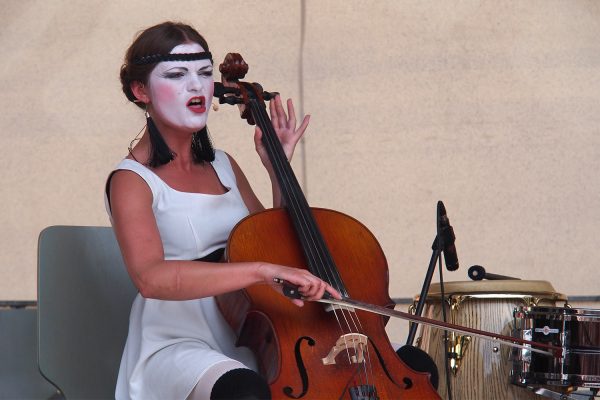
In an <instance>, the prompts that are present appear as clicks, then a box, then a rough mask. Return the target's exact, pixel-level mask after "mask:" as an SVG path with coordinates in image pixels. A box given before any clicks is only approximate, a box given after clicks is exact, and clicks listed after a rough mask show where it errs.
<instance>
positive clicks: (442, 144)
mask: <svg viewBox="0 0 600 400" xmlns="http://www.w3.org/2000/svg"><path fill="white" fill-rule="evenodd" d="M226 4H227V5H226ZM303 4H304V7H305V25H304V29H305V41H304V53H303V59H302V60H303V63H304V64H303V66H304V69H303V77H304V78H303V80H301V78H300V77H301V75H300V61H301V59H300V55H301V54H300V44H301V32H302V6H303ZM165 19H175V20H183V21H185V22H189V23H192V24H193V25H195V26H196V27H197V28H198V29H199V30H200V31H201V32H202V33H204V34H205V36H206V37H207V39H208V41H209V43H210V44H211V48H212V51H213V54H214V56H215V60H222V59H223V57H224V55H225V54H226V53H227V52H229V51H237V52H241V53H242V54H243V55H244V57H245V58H246V60H247V61H248V63H249V64H250V66H251V70H250V73H249V76H248V79H249V80H253V81H258V82H261V83H263V85H264V86H265V88H266V89H269V90H277V91H279V92H281V93H282V94H283V95H284V96H291V97H293V98H295V99H296V101H297V104H298V105H299V106H302V108H303V109H304V110H305V111H306V112H307V113H310V114H311V115H312V120H311V127H310V132H309V134H308V136H307V138H306V140H305V143H304V148H303V149H300V150H299V152H298V154H297V155H296V158H295V161H294V166H295V167H296V169H297V172H298V175H299V177H300V179H301V180H302V181H303V182H305V183H306V190H307V195H308V198H309V201H310V202H311V203H312V204H313V205H315V206H322V207H328V208H332V209H337V210H340V211H343V212H346V213H348V214H350V215H352V216H354V217H356V218H358V219H359V220H361V221H363V222H364V223H365V224H366V225H367V226H368V227H369V228H370V229H371V230H372V231H373V232H374V233H375V235H376V236H377V237H378V238H379V240H380V242H381V244H382V246H383V248H384V251H385V252H386V255H387V257H388V260H389V264H390V276H391V280H392V284H391V295H392V296H393V297H412V296H413V295H415V294H416V293H418V292H419V290H420V285H421V282H422V279H423V275H424V273H425V269H426V267H427V263H428V261H429V257H430V254H431V250H430V245H431V242H432V240H433V236H434V234H435V206H436V202H437V200H443V201H444V203H445V205H446V208H447V209H448V214H449V217H450V221H451V223H452V225H453V226H454V229H455V232H456V236H457V243H456V244H457V249H458V254H459V258H460V261H461V263H462V267H461V269H460V270H459V271H458V272H455V273H447V274H446V279H447V280H463V279H465V278H466V270H467V268H468V267H469V266H470V265H472V264H481V265H484V266H485V267H486V268H487V269H488V270H490V271H493V272H495V273H499V274H505V275H515V276H519V277H522V278H524V279H547V280H549V281H550V282H551V283H552V284H553V285H554V286H555V288H556V289H557V290H559V291H561V292H564V293H567V294H570V295H582V294H586V295H596V294H598V289H597V284H596V282H597V281H598V276H599V273H598V272H597V267H596V265H595V263H596V262H597V259H598V255H599V253H598V250H597V242H596V239H597V237H596V235H597V230H598V227H599V226H600V213H599V212H598V211H599V208H600V207H599V206H600V200H599V197H600V180H599V179H597V177H596V173H597V171H596V169H597V168H598V165H599V164H600V163H599V161H598V156H599V153H600V150H599V149H600V146H599V145H600V135H599V130H600V41H599V40H598V37H600V2H597V1H528V2H521V1H514V2H508V1H481V2H478V1H435V2H434V1H430V2H424V1H392V0H390V1H369V2H367V1H358V0H356V1H342V0H337V1H314V0H307V1H305V2H301V1H291V0H288V1H281V2H277V4H276V5H275V4H274V2H272V1H245V2H235V3H233V4H231V3H226V2H213V1H211V2H208V1H198V2H194V3H190V2H175V1H164V2H162V3H160V4H156V5H155V4H154V3H152V5H150V4H149V3H148V2H143V1H137V0H135V1H133V0H132V1H127V2H125V1H123V2H121V1H104V0H103V1H79V2H73V1H64V0H63V1H59V0H55V1H36V0H29V1H12V0H9V1H5V2H4V3H3V12H2V14H1V16H0V27H1V28H0V48H1V49H2V62H1V66H2V73H1V74H0V87H1V91H2V92H1V93H2V95H1V96H0V110H1V112H0V135H1V136H0V137H1V138H2V145H3V146H2V149H3V152H2V153H3V155H2V169H1V170H0V188H1V191H2V192H1V199H2V203H3V206H2V210H3V211H2V212H1V213H0V226H2V230H1V231H0V277H1V279H0V299H2V300H19V299H35V297H36V249H37V235H38V234H39V232H40V231H41V230H42V229H43V228H44V227H46V226H49V225H57V224H60V225H108V220H107V217H106V215H105V211H104V206H103V198H102V195H103V185H104V179H105V177H106V175H107V173H108V172H109V171H110V170H111V168H112V167H113V166H114V165H115V164H116V163H117V162H118V161H119V159H120V158H122V157H123V156H125V154H126V149H127V145H128V144H129V141H130V140H131V139H132V138H133V137H134V136H135V135H136V133H137V132H138V131H139V130H140V128H142V126H143V118H142V115H141V113H140V112H139V111H138V110H137V109H136V108H135V107H134V106H133V105H131V104H129V103H128V102H127V101H126V99H125V98H124V96H123V95H122V94H121V92H120V88H119V83H118V69H119V66H120V63H121V60H122V56H123V53H124V51H125V49H126V47H127V46H128V45H129V43H130V42H131V40H132V38H133V36H134V34H135V32H136V31H138V30H139V29H142V28H144V27H147V26H149V25H151V24H154V23H156V22H160V21H162V20H165ZM301 85H303V88H304V90H303V92H301V90H300V88H301ZM301 93H304V96H303V97H301V96H300V95H301ZM210 128H211V132H212V136H213V138H214V141H215V143H216V145H217V146H218V147H220V148H223V149H225V150H227V151H228V152H230V153H231V154H232V155H233V156H234V157H235V158H236V159H237V160H238V162H239V163H240V164H241V165H242V167H243V168H244V169H245V171H246V173H247V175H248V176H249V177H250V179H251V181H252V182H253V183H254V186H255V188H256V191H257V192H259V194H260V195H261V197H262V198H263V199H264V201H265V202H266V203H268V202H269V185H268V182H267V180H266V177H265V176H264V173H263V171H262V168H261V166H260V165H259V163H258V161H257V158H256V156H255V154H254V153H253V144H252V139H251V134H252V130H251V129H250V128H249V127H247V126H246V125H245V123H244V122H243V121H241V120H239V118H238V117H237V112H236V111H234V110H233V109H227V108H225V107H224V106H222V107H221V110H219V111H218V112H217V113H216V114H213V115H212V116H211V120H210ZM303 162H304V163H305V164H304V166H305V168H306V169H305V171H306V173H304V172H303V171H304V169H303Z"/></svg>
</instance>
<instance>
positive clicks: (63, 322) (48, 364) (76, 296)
mask: <svg viewBox="0 0 600 400" xmlns="http://www.w3.org/2000/svg"><path fill="white" fill-rule="evenodd" d="M136 294H137V290H136V289H135V287H134V286H133V284H132V283H131V280H130V279H129V276H128V274H127V271H126V269H125V266H124V264H123V259H122V256H121V252H120V250H119V247H118V245H117V241H116V239H115V236H114V233H113V230H112V228H110V227H98V226H51V227H48V228H46V229H44V230H43V231H42V232H41V233H40V237H39V243H38V327H39V331H38V346H39V347H38V364H39V368H40V371H41V373H42V374H43V375H44V377H46V379H48V380H49V381H50V382H52V383H53V384H54V385H55V386H57V387H58V388H59V389H60V390H61V392H62V393H63V394H64V396H65V397H66V398H67V399H75V398H76V399H110V398H114V395H115V386H116V380H117V374H118V370H119V364H120V360H121V354H122V352H123V347H124V345H125V340H126V338H127V331H128V325H129V312H130V309H131V304H132V302H133V299H134V297H135V295H136Z"/></svg>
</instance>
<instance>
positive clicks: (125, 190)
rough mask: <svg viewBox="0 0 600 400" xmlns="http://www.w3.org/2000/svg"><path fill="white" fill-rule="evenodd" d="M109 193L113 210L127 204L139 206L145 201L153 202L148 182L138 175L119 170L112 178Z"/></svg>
mask: <svg viewBox="0 0 600 400" xmlns="http://www.w3.org/2000/svg"><path fill="white" fill-rule="evenodd" d="M109 179H110V181H109V183H108V193H109V197H110V203H111V208H114V207H122V206H124V205H127V204H131V202H133V203H134V204H139V203H140V202H142V203H143V202H144V200H149V201H150V203H151V202H152V191H151V190H150V187H149V186H148V184H147V183H146V181H145V180H144V179H143V178H142V177H141V176H139V175H138V174H137V173H135V172H133V171H130V170H126V169H119V170H116V171H114V172H113V173H112V174H111V176H110V178H109Z"/></svg>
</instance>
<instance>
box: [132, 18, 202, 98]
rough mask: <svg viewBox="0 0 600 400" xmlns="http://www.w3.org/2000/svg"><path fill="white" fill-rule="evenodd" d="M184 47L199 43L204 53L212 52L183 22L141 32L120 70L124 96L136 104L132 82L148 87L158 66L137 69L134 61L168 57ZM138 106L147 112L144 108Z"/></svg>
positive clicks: (194, 31)
mask: <svg viewBox="0 0 600 400" xmlns="http://www.w3.org/2000/svg"><path fill="white" fill-rule="evenodd" d="M183 43H198V44H199V45H200V46H202V48H203V49H204V51H210V50H209V48H208V43H206V40H205V39H204V38H203V37H202V35H200V34H199V33H198V32H197V31H196V30H195V29H194V28H192V27H191V26H189V25H186V24H182V23H180V22H163V23H162V24H158V25H154V26H152V27H150V28H148V29H145V30H143V31H141V32H138V34H137V36H136V38H135V39H134V41H133V43H132V44H131V46H129V49H127V53H125V60H124V63H123V65H122V66H121V74H120V76H121V86H122V89H123V93H125V96H126V97H127V99H128V100H129V101H133V102H135V101H136V100H137V98H136V97H135V95H134V94H133V92H132V91H131V84H132V83H133V82H136V81H137V82H141V83H143V84H144V85H146V84H147V83H148V77H149V76H150V72H152V70H153V69H154V67H155V66H156V63H153V64H145V65H136V64H135V63H134V60H136V59H140V58H142V57H145V56H150V55H154V54H169V53H170V52H171V50H173V48H174V47H175V46H179V45H180V44H183ZM136 105H137V106H138V107H140V108H141V109H144V105H143V104H140V103H137V102H136Z"/></svg>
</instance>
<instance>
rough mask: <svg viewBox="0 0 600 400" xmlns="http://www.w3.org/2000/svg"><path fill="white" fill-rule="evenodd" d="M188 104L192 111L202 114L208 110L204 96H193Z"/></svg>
mask: <svg viewBox="0 0 600 400" xmlns="http://www.w3.org/2000/svg"><path fill="white" fill-rule="evenodd" d="M187 106H188V108H189V109H190V110H192V112H195V113H198V114H202V113H205V112H206V99H205V98H204V96H196V97H192V98H191V99H190V100H189V101H188V102H187Z"/></svg>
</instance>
